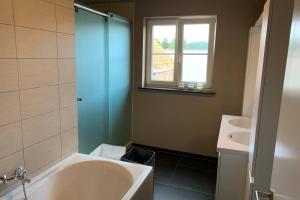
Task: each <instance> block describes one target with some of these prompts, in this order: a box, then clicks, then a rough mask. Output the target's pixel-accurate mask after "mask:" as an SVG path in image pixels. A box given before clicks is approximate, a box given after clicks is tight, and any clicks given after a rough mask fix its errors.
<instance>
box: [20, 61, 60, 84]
mask: <svg viewBox="0 0 300 200" xmlns="http://www.w3.org/2000/svg"><path fill="white" fill-rule="evenodd" d="M18 63H19V64H18V67H19V74H20V88H21V89H27V88H35V87H41V86H48V85H55V84H58V72H57V60H56V59H19V60H18Z"/></svg>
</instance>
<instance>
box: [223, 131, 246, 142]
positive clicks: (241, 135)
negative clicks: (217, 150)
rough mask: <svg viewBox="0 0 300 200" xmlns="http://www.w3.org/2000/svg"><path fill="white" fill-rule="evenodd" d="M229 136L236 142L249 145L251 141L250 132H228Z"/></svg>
mask: <svg viewBox="0 0 300 200" xmlns="http://www.w3.org/2000/svg"><path fill="white" fill-rule="evenodd" d="M228 138H229V139H230V140H232V141H234V142H237V143H240V144H243V145H249V142H250V132H247V131H240V132H232V133H230V134H228Z"/></svg>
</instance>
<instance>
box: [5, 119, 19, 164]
mask: <svg viewBox="0 0 300 200" xmlns="http://www.w3.org/2000/svg"><path fill="white" fill-rule="evenodd" d="M0 141H1V145H0V158H3V157H5V156H8V155H10V154H12V153H15V152H17V151H19V150H21V149H22V148H23V145H22V131H21V122H17V123H14V124H9V125H6V126H1V127H0Z"/></svg>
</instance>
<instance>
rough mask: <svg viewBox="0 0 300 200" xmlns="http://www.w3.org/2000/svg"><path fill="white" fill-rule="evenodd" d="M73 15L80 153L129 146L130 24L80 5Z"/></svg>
mask: <svg viewBox="0 0 300 200" xmlns="http://www.w3.org/2000/svg"><path fill="white" fill-rule="evenodd" d="M75 15H76V16H75V20H76V31H75V33H76V34H75V38H76V39H75V40H76V68H77V97H78V98H77V104H78V135H79V136H78V137H79V138H78V143H79V152H80V153H90V152H91V151H93V150H94V149H95V148H96V147H97V146H99V145H100V144H102V143H106V144H114V145H125V144H127V143H128V142H129V141H130V137H131V113H132V112H131V110H132V109H131V102H132V97H131V23H130V22H129V21H128V20H127V19H125V18H123V17H120V16H117V15H114V14H112V13H108V14H101V13H97V12H93V11H91V10H86V9H84V8H78V7H77V9H76V13H75Z"/></svg>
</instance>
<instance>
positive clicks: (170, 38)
mask: <svg viewBox="0 0 300 200" xmlns="http://www.w3.org/2000/svg"><path fill="white" fill-rule="evenodd" d="M175 41H176V26H175V25H155V26H153V30H152V53H175V48H176V47H175V45H176V43H175Z"/></svg>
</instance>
